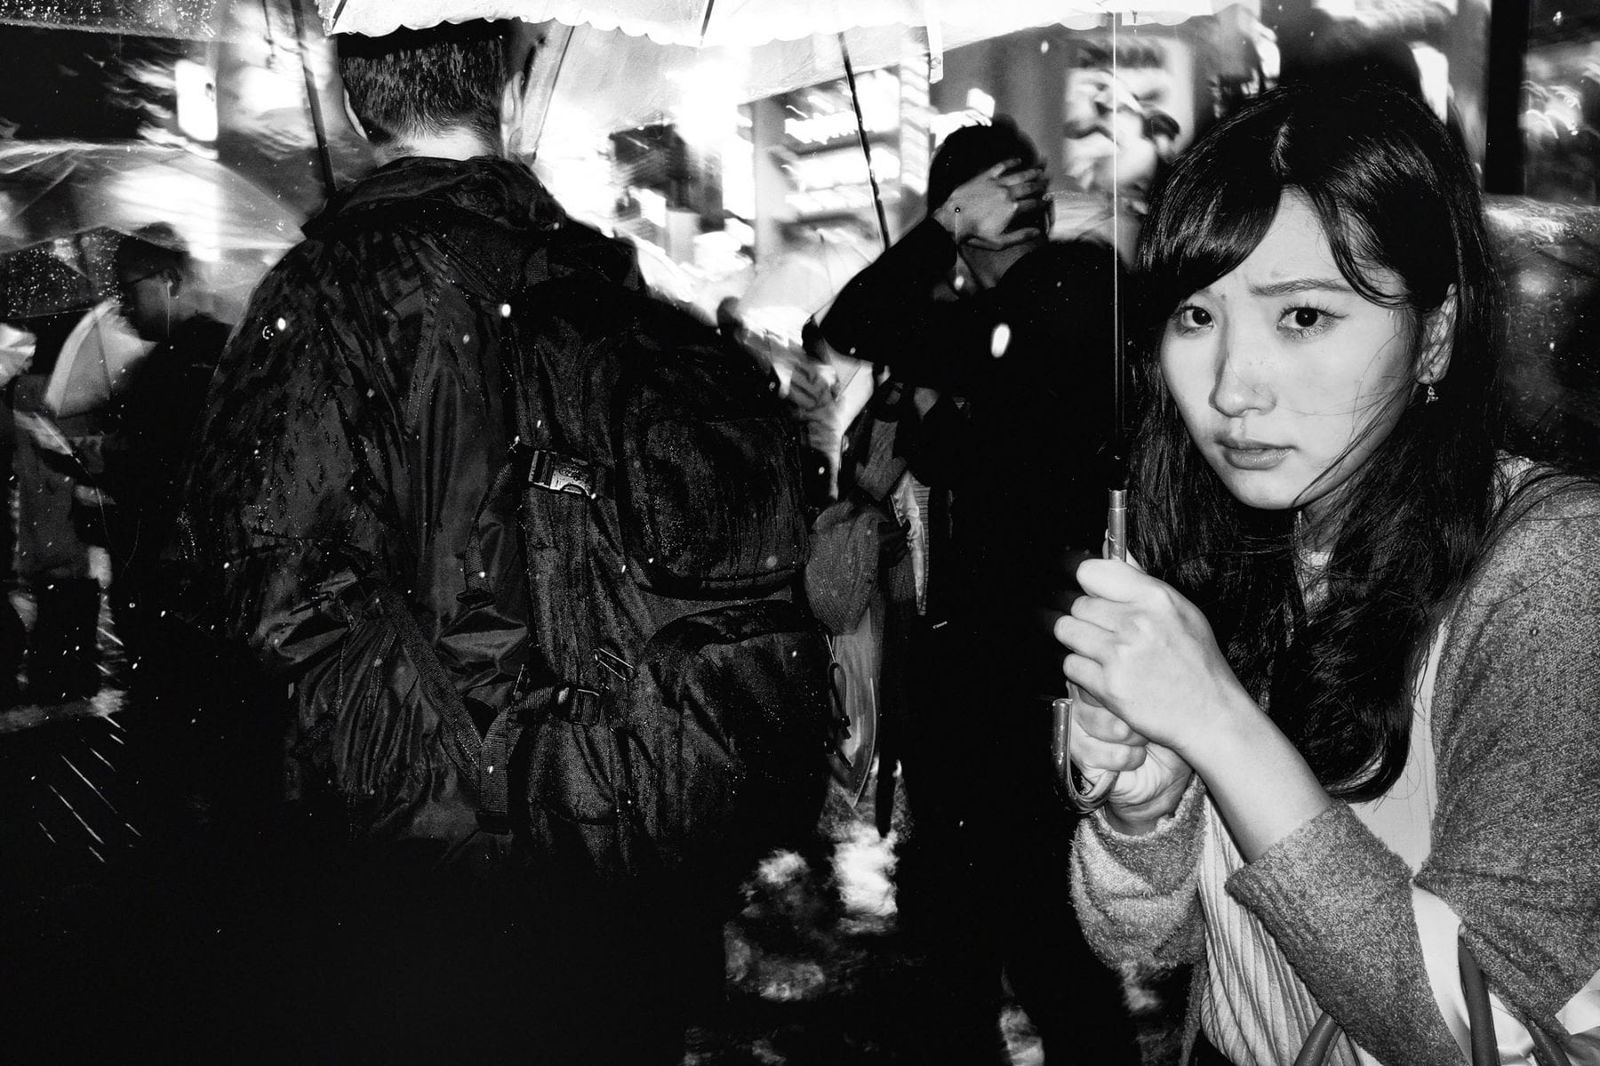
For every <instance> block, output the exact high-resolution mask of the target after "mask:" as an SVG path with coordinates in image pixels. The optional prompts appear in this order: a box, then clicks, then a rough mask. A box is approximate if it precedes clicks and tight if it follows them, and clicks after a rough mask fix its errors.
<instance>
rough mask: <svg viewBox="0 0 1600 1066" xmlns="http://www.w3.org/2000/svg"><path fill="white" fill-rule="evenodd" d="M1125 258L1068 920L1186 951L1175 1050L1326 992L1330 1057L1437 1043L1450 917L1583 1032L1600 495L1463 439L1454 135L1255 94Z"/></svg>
mask: <svg viewBox="0 0 1600 1066" xmlns="http://www.w3.org/2000/svg"><path fill="white" fill-rule="evenodd" d="M1139 259H1140V268H1141V271H1142V273H1143V275H1144V282H1145V286H1146V292H1147V294H1148V295H1149V296H1150V298H1151V303H1150V305H1149V308H1148V311H1149V312H1150V313H1149V317H1148V325H1149V334H1148V343H1147V344H1146V345H1145V346H1144V352H1145V358H1144V360H1143V363H1144V365H1143V366H1141V374H1142V375H1143V377H1144V384H1145V385H1146V386H1147V389H1146V393H1147V397H1148V403H1147V405H1146V410H1145V416H1144V418H1145V420H1144V424H1143V429H1142V436H1141V446H1140V448H1139V452H1140V455H1139V460H1138V462H1137V464H1136V470H1135V478H1136V481H1135V488H1136V491H1137V496H1136V497H1135V498H1136V500H1137V503H1138V512H1137V518H1138V521H1137V523H1136V537H1137V539H1136V541H1135V554H1136V555H1137V557H1138V559H1139V560H1140V561H1141V562H1142V563H1143V564H1144V567H1145V570H1141V569H1140V568H1139V567H1137V566H1135V565H1130V564H1124V563H1120V562H1116V561H1111V560H1104V561H1102V560H1095V561H1091V562H1087V563H1084V564H1083V565H1082V566H1081V567H1080V569H1079V571H1078V578H1079V582H1080V584H1081V585H1082V586H1083V588H1084V590H1085V592H1086V593H1087V595H1086V596H1085V597H1083V598H1082V599H1080V600H1079V601H1077V602H1076V603H1075V604H1074V606H1073V608H1072V611H1071V613H1070V614H1069V615H1066V616H1064V617H1063V618H1061V619H1060V621H1059V622H1058V623H1057V627H1056V636H1057V637H1058V639H1059V640H1060V641H1061V642H1062V644H1063V645H1065V646H1066V648H1067V650H1068V652H1069V654H1068V655H1067V656H1066V659H1065V671H1066V675H1067V678H1068V679H1069V680H1070V681H1072V682H1073V683H1074V684H1075V685H1076V686H1077V687H1078V692H1079V697H1080V698H1079V699H1078V700H1077V701H1076V704H1075V706H1074V708H1073V713H1072V724H1073V731H1072V736H1071V741H1070V748H1071V753H1072V755H1073V757H1074V762H1075V763H1076V765H1077V766H1078V767H1079V768H1080V769H1081V770H1082V772H1083V773H1085V774H1086V775H1087V776H1088V777H1090V778H1098V777H1099V776H1100V775H1101V774H1103V773H1104V772H1106V771H1118V772H1119V776H1118V778H1117V781H1116V785H1115V787H1114V789H1113V791H1112V792H1111V794H1110V802H1109V805H1108V806H1107V807H1105V808H1104V809H1103V810H1102V811H1101V812H1100V813H1099V814H1098V815H1097V816H1096V817H1094V818H1090V819H1085V821H1084V822H1083V823H1082V825H1081V826H1080V829H1079V831H1078V836H1077V838H1076V841H1075V848H1074V859H1073V866H1074V870H1073V873H1074V886H1073V891H1074V903H1075V905H1076V907H1077V910H1078V914H1079V917H1080V919H1081V921H1082V922H1083V925H1084V928H1085V931H1086V933H1087V935H1088V937H1089V939H1090V941H1091V943H1093V944H1094V945H1095V946H1096V949H1097V950H1098V951H1099V952H1100V953H1101V954H1102V955H1103V956H1104V957H1105V958H1106V959H1107V960H1108V961H1110V962H1112V963H1114V964H1117V965H1120V966H1121V967H1122V968H1123V969H1124V970H1125V972H1126V971H1132V972H1139V971H1159V970H1162V969H1165V968H1169V967H1171V966H1174V965H1176V964H1179V963H1183V962H1195V963H1198V964H1199V965H1197V966H1196V968H1195V981H1196V988H1195V993H1196V994H1195V995H1194V996H1193V998H1192V1002H1193V1004H1194V1005H1195V1009H1194V1010H1192V1011H1191V1024H1190V1028H1189V1032H1188V1041H1187V1042H1188V1043H1189V1044H1195V1045H1197V1046H1198V1047H1199V1048H1200V1049H1201V1055H1200V1056H1198V1058H1199V1059H1200V1061H1207V1059H1206V1056H1210V1058H1209V1061H1228V1062H1233V1063H1237V1064H1241V1066H1243V1064H1262V1066H1268V1064H1277V1063H1288V1062H1290V1061H1292V1060H1293V1058H1294V1056H1295V1054H1296V1052H1297V1050H1298V1049H1299V1048H1300V1046H1301V1043H1302V1042H1303V1040H1304V1039H1305V1036H1306V1034H1307V1032H1308V1030H1309V1029H1310V1028H1311V1027H1312V1025H1313V1024H1314V1022H1315V1021H1316V1019H1317V1018H1318V1016H1319V1015H1320V1014H1321V1013H1322V1012H1323V1011H1326V1012H1328V1013H1329V1014H1331V1015H1332V1016H1333V1017H1334V1018H1335V1019H1336V1020H1337V1021H1338V1022H1339V1024H1340V1025H1341V1026H1342V1027H1343V1029H1344V1032H1345V1033H1346V1034H1347V1036H1348V1038H1350V1039H1352V1040H1353V1041H1354V1044H1355V1045H1356V1046H1355V1047H1352V1046H1350V1044H1349V1043H1345V1044H1343V1045H1341V1047H1340V1048H1339V1049H1338V1050H1337V1057H1336V1061H1343V1062H1357V1061H1359V1062H1362V1063H1368V1062H1373V1061H1378V1062H1383V1063H1390V1064H1405V1066H1433V1064H1439V1066H1444V1064H1446V1063H1449V1064H1460V1063H1461V1062H1463V1061H1464V1058H1463V1051H1462V1048H1463V1047H1464V1046H1465V1045H1464V1044H1462V1041H1463V1040H1464V1039H1465V1037H1466V1033H1465V1025H1464V1022H1463V1021H1462V1020H1461V1018H1460V1012H1459V1010H1458V1009H1457V1007H1458V1001H1459V999H1460V986H1459V982H1458V979H1457V970H1456V936H1457V931H1458V930H1459V933H1460V937H1461V939H1462V940H1463V941H1464V942H1465V943H1466V944H1467V945H1468V946H1469V947H1470V948H1471V950H1472V952H1473V953H1474V954H1475V955H1476V957H1477V958H1478V960H1479V961H1480V962H1481V963H1482V966H1483V969H1484V971H1485V972H1486V974H1487V975H1488V978H1489V981H1490V984H1491V986H1492V987H1493V988H1494V989H1495V990H1496V992H1497V994H1498V996H1499V997H1500V998H1501V1000H1502V1002H1503V1005H1504V1006H1505V1008H1506V1009H1507V1010H1508V1011H1509V1012H1510V1013H1511V1014H1514V1015H1516V1016H1517V1017H1519V1018H1521V1019H1523V1020H1525V1021H1527V1022H1528V1023H1529V1024H1533V1025H1537V1026H1540V1027H1543V1028H1544V1029H1546V1030H1547V1031H1550V1032H1554V1033H1563V1034H1564V1033H1568V1032H1582V1031H1583V1030H1585V1029H1588V1028H1590V1027H1593V1026H1597V1025H1600V1004H1597V1003H1596V1000H1600V991H1597V990H1596V985H1595V983H1594V981H1593V979H1594V977H1595V975H1596V971H1597V969H1600V488H1597V487H1596V486H1595V485H1594V484H1593V483H1592V482H1590V481H1586V480H1583V479H1581V478H1577V477H1573V476H1566V475H1561V474H1558V473H1556V472H1555V471H1552V470H1549V469H1547V468H1543V467H1538V466H1536V465H1535V464H1533V463H1531V462H1528V461H1526V460H1519V459H1514V458H1510V457H1508V456H1505V455H1502V454H1497V452H1496V451H1495V447H1494V432H1493V428H1492V425H1493V422H1492V416H1493V413H1494V409H1495V405H1494V400H1493V392H1494V388H1493V386H1494V380H1495V369H1494V361H1493V337H1494V329H1495V323H1496V321H1497V316H1496V301H1495V289H1494V279H1493V277H1492V275H1491V272H1490V267H1489V262H1488V254H1487V251H1486V242H1485V235H1484V228H1483V222H1482V219H1481V213H1480V205H1479V201H1478V197H1477V193H1476V191H1475V186H1474V183H1473V178H1472V174H1471V171H1470V169H1469V167H1468V165H1467V162H1466V160H1465V159H1464V157H1463V156H1462V155H1461V154H1460V152H1459V151H1458V150H1457V149H1456V148H1455V146H1454V145H1453V144H1452V142H1451V141H1450V139H1449V137H1448V136H1447V134H1446V132H1445V130H1444V128H1443V127H1442V125H1441V124H1440V123H1439V122H1438V121H1437V120H1435V118H1434V117H1433V116H1432V115H1431V114H1430V113H1429V112H1428V111H1427V110H1426V109H1425V108H1424V107H1423V106H1421V105H1420V104H1418V103H1417V102H1415V101H1414V100H1412V99H1411V98H1410V97H1408V96H1406V95H1404V94H1402V93H1401V92H1399V91H1398V90H1394V89H1387V90H1386V89H1382V88H1372V87H1367V88H1352V89H1341V90H1333V89H1328V88H1323V89H1315V90H1313V89H1290V90H1278V91H1275V92H1272V93H1268V94H1266V95H1264V96H1262V97H1261V98H1260V99H1258V100H1257V101H1255V102H1253V103H1251V104H1249V105H1247V106H1246V107H1245V108H1244V109H1243V110H1242V111H1241V112H1239V113H1238V114H1236V115H1235V116H1233V117H1231V118H1230V119H1228V120H1226V121H1224V122H1222V123H1220V124H1219V125H1218V126H1217V127H1216V128H1215V129H1214V130H1213V131H1212V132H1211V133H1210V134H1209V135H1208V136H1207V137H1205V138H1204V139H1202V141H1201V142H1200V143H1198V144H1197V145H1196V146H1195V147H1194V148H1192V149H1191V150H1190V151H1189V152H1188V153H1187V154H1185V155H1184V156H1183V157H1181V158H1180V159H1179V160H1178V161H1177V163H1176V165H1175V167H1174V169H1173V172H1172V173H1171V174H1170V176H1169V178H1168V180H1167V181H1166V182H1165V184H1164V185H1163V187H1162V188H1161V190H1160V191H1159V192H1158V194H1157V195H1156V197H1155V198H1154V201H1153V203H1152V207H1151V213H1150V217H1149V219H1148V221H1147V223H1146V227H1145V231H1144V233H1143V234H1142V238H1141V244H1140V254H1139ZM1146 570H1147V571H1148V573H1147V572H1145V571H1146ZM1586 985H1588V986H1589V989H1588V990H1587V991H1585V986H1586ZM1506 1028H1507V1029H1508V1030H1509V1029H1512V1028H1513V1027H1512V1026H1510V1025H1507V1026H1506ZM1197 1029H1198V1030H1200V1031H1201V1032H1200V1033H1197V1032H1196V1030H1197ZM1569 1042H1570V1043H1571V1044H1572V1046H1574V1047H1576V1046H1579V1045H1580V1044H1581V1043H1582V1041H1581V1040H1569ZM1597 1046H1600V1045H1597ZM1358 1049H1359V1050H1358Z"/></svg>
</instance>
